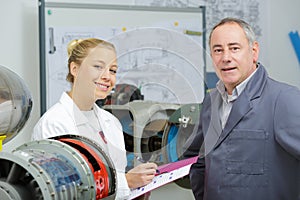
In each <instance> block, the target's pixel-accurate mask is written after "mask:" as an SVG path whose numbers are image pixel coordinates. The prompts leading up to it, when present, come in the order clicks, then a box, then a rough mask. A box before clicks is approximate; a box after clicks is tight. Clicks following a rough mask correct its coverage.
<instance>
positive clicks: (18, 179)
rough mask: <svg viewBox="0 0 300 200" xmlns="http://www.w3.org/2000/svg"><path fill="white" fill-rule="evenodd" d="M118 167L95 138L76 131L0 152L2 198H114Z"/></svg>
mask: <svg viewBox="0 0 300 200" xmlns="http://www.w3.org/2000/svg"><path fill="white" fill-rule="evenodd" d="M116 180H117V179H116V171H115V169H114V165H113V163H112V161H111V160H110V158H109V157H108V156H107V155H106V153H105V152H104V151H103V150H102V149H101V147H100V146H98V145H97V144H96V143H94V142H93V141H91V140H89V139H87V138H85V137H81V136H73V135H65V136H60V137H57V138H54V139H45V140H39V141H32V142H29V143H26V144H24V145H21V146H20V147H18V148H17V149H16V150H14V151H13V152H10V153H8V152H1V154H0V199H1V200H2V199H7V200H12V199H14V200H27V199H28V200H32V199H49V200H69V199H73V200H75V199H80V200H81V199H114V198H115V190H116V184H117V182H116Z"/></svg>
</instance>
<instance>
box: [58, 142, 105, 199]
mask: <svg viewBox="0 0 300 200" xmlns="http://www.w3.org/2000/svg"><path fill="white" fill-rule="evenodd" d="M58 140H59V141H61V142H64V143H66V144H68V145H70V146H72V147H74V148H75V149H76V150H77V151H79V152H80V153H81V154H82V156H83V157H84V159H86V161H87V162H88V163H89V165H90V166H91V169H92V171H93V174H94V178H95V188H96V199H102V198H105V197H107V196H108V195H109V185H110V183H109V175H108V170H107V167H109V166H106V165H105V164H104V163H103V161H102V160H101V158H100V157H99V156H98V155H97V153H96V152H95V151H94V150H93V149H92V148H91V147H90V146H88V145H86V144H85V143H83V142H82V141H80V140H76V139H71V138H60V139H58Z"/></svg>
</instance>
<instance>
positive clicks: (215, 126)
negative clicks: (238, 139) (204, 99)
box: [202, 92, 222, 155]
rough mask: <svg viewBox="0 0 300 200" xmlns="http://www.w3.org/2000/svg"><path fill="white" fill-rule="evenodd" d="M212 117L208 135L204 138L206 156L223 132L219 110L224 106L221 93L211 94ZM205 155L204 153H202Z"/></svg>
mask: <svg viewBox="0 0 300 200" xmlns="http://www.w3.org/2000/svg"><path fill="white" fill-rule="evenodd" d="M210 100H211V115H210V116H208V117H210V120H209V121H210V123H209V126H208V128H207V134H206V135H205V138H204V144H205V146H204V149H205V152H204V155H207V154H208V153H209V152H210V151H211V150H212V149H213V148H214V146H215V145H216V143H217V141H218V139H219V137H220V134H221V131H222V127H221V120H220V114H219V108H220V106H221V104H222V98H221V95H220V93H219V92H216V93H214V94H211V99H210ZM202 153H203V152H202Z"/></svg>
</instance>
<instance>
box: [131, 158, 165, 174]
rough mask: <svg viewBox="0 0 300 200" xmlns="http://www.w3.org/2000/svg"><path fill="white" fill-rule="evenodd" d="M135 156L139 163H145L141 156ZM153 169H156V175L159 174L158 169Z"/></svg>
mask: <svg viewBox="0 0 300 200" xmlns="http://www.w3.org/2000/svg"><path fill="white" fill-rule="evenodd" d="M135 158H136V159H137V160H138V161H139V162H141V163H146V161H145V160H144V159H143V158H142V157H139V156H135ZM155 171H156V175H157V174H160V172H159V170H158V169H156V170H155Z"/></svg>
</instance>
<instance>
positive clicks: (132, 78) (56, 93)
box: [46, 20, 205, 108]
mask: <svg viewBox="0 0 300 200" xmlns="http://www.w3.org/2000/svg"><path fill="white" fill-rule="evenodd" d="M162 23H164V24H162ZM162 23H161V24H156V25H155V26H154V27H167V28H132V27H119V28H115V27H88V28H87V27H84V28H83V27H50V28H51V29H52V30H51V31H52V33H51V32H50V31H49V32H48V33H46V34H48V37H47V35H46V38H48V39H49V40H48V41H49V42H48V43H47V44H46V48H47V49H48V50H49V49H50V48H53V47H51V45H54V46H55V52H54V53H53V52H52V53H48V54H47V78H48V80H47V107H48V108H49V107H50V106H51V105H53V104H54V103H56V102H57V101H58V99H59V97H60V95H61V93H62V92H63V91H68V90H69V87H70V85H69V84H68V83H67V81H66V75H67V72H68V67H67V59H68V57H67V44H68V43H69V42H70V41H71V40H72V39H78V38H89V37H97V38H100V39H105V40H108V41H111V42H112V43H113V44H114V45H115V46H116V49H117V56H118V65H119V70H118V73H117V84H123V83H126V84H131V85H134V86H136V87H138V88H140V89H141V92H142V94H143V95H144V100H151V101H156V102H163V103H178V104H185V103H195V102H198V103H199V102H202V99H203V97H204V84H205V83H204V75H203V73H204V63H203V57H202V55H203V49H202V37H201V30H200V28H201V27H200V25H199V24H200V22H199V20H198V21H197V20H195V21H194V22H191V21H188V20H186V21H184V20H182V21H176V22H172V23H168V24H172V26H173V28H172V27H171V26H170V27H171V28H172V29H171V28H168V24H167V23H165V22H162ZM178 23H181V24H182V23H184V24H185V26H180V27H181V28H178V26H176V24H178ZM182 27H184V28H182ZM187 30H188V31H187ZM190 32H192V33H197V34H191V35H187V34H185V33H190ZM50 33H51V34H52V35H51V36H50ZM198 33H199V34H198ZM52 36H53V38H50V37H52ZM50 39H51V40H52V41H51V42H52V44H50Z"/></svg>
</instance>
